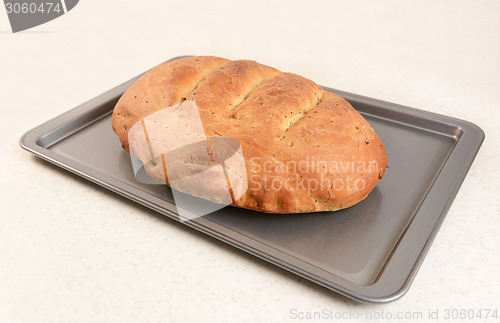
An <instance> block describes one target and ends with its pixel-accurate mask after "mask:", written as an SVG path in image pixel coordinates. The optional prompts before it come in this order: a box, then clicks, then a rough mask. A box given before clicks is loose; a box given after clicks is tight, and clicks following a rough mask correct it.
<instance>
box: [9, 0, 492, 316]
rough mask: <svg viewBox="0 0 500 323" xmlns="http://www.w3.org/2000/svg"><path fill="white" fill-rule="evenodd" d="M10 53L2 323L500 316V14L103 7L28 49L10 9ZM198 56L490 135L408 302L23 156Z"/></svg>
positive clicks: (57, 27) (457, 6) (391, 4)
mask: <svg viewBox="0 0 500 323" xmlns="http://www.w3.org/2000/svg"><path fill="white" fill-rule="evenodd" d="M0 52H1V54H0V80H1V86H0V109H1V112H2V114H1V115H2V120H3V125H2V127H0V133H1V138H3V140H2V141H1V144H0V149H1V150H0V153H1V156H2V158H1V161H0V165H1V169H2V172H3V173H2V175H1V176H2V181H1V186H0V196H1V203H2V212H1V214H0V321H1V322H25V321H36V322H58V321H72V322H77V321H99V322H113V321H115V322H118V321H119V322H129V321H142V322H146V321H168V322H188V321H201V320H207V321H228V322H235V321H242V322H257V321H265V322H267V321H269V322H276V321H280V322H284V321H311V320H305V319H304V320H301V319H299V318H296V319H294V317H295V314H297V315H299V312H300V313H301V314H300V315H307V312H315V311H323V310H326V311H330V310H332V311H335V312H338V313H342V314H343V315H344V317H345V316H346V315H347V314H349V315H351V316H350V318H348V319H346V320H345V321H354V322H363V321H374V320H369V319H367V316H368V315H372V316H374V317H381V316H382V315H384V314H385V315H387V313H391V315H393V317H396V315H409V316H412V315H418V313H422V315H423V318H424V319H425V318H428V316H429V311H432V312H433V313H435V311H438V315H439V316H438V317H439V320H441V321H442V320H444V319H445V315H446V312H447V311H448V310H454V309H455V310H461V309H465V310H469V309H471V310H474V311H476V312H477V311H478V310H479V309H483V312H482V314H483V320H477V321H486V320H484V315H485V314H486V310H484V309H496V310H497V311H498V315H499V316H500V303H499V301H498V300H499V299H500V270H499V268H500V266H499V258H500V253H499V247H500V244H499V242H500V238H499V236H500V217H499V215H500V199H499V195H500V175H499V174H500V172H499V170H498V167H499V165H500V149H499V148H500V147H499V144H498V137H499V136H500V131H499V124H500V118H499V109H500V2H498V1H437V2H431V1H428V2H424V1H414V2H412V4H409V2H404V3H403V2H401V1H371V2H368V1H354V2H353V1H323V2H320V1H305V2H304V1H300V2H299V1H297V2H296V3H293V2H276V1H270V0H268V1H247V2H245V3H236V2H235V1H225V2H220V1H206V2H203V1H188V2H183V1H178V2H175V3H170V1H160V0H157V1H113V2H112V1H97V0H86V1H80V3H79V4H78V5H77V6H76V7H75V8H74V9H73V10H72V11H70V12H69V13H68V14H66V15H64V16H62V17H60V18H58V19H56V20H53V21H51V22H49V23H46V24H44V25H41V26H38V27H35V28H33V29H30V30H28V31H25V32H21V33H17V34H12V33H11V32H10V26H9V23H8V20H7V15H6V14H5V11H4V9H3V7H1V8H0ZM186 54H196V55H206V54H211V55H217V56H222V57H226V58H232V59H237V58H247V59H254V60H257V61H259V62H261V63H264V64H267V65H271V66H274V67H277V68H279V69H280V70H283V71H290V72H295V73H297V74H301V75H303V76H305V77H308V78H310V79H312V80H314V81H316V82H317V83H318V84H322V85H326V86H330V87H333V88H336V89H341V90H344V91H348V92H353V93H358V94H361V95H365V96H369V97H374V98H377V99H381V100H385V101H389V102H395V103H399V104H403V105H408V106H412V107H416V108H420V109H424V110H428V111H433V112H436V113H440V114H444V115H449V116H453V117H456V118H460V119H465V120H467V121H470V122H473V123H475V124H477V125H478V126H480V127H481V128H482V129H483V130H484V132H485V133H486V140H485V142H484V143H483V146H482V148H481V150H480V151H479V154H478V156H477V158H476V160H475V162H474V164H473V165H472V168H471V170H470V172H469V174H468V176H467V178H466V180H465V181H464V183H463V186H462V188H461V189H460V191H459V193H458V195H457V197H456V200H455V202H454V203H453V205H452V207H451V209H450V211H449V213H448V216H447V218H446V220H445V222H444V224H443V225H442V227H441V230H440V232H439V234H438V235H437V238H436V240H435V241H434V244H433V246H432V248H431V249H430V251H429V253H428V255H427V257H426V259H425V261H424V263H423V265H422V267H421V268H420V270H419V272H418V275H417V277H416V279H415V281H414V282H413V285H412V286H411V288H410V290H409V292H408V293H407V294H406V295H405V296H404V297H403V298H401V299H400V300H398V301H396V302H393V303H388V304H383V305H366V304H359V303H356V302H354V301H351V300H349V299H347V298H344V297H342V296H338V295H336V294H335V293H333V292H330V291H328V290H326V289H324V288H321V287H318V286H316V285H315V284H313V283H311V282H308V281H306V280H304V279H301V278H298V277H296V276H295V275H293V274H290V273H288V272H285V271H284V270H281V269H278V268H276V267H274V266H273V265H270V264H267V263H265V262H264V261H261V260H259V259H256V258H255V257H253V256H250V255H247V254H245V253H243V252H241V251H239V250H236V249H235V248H232V247H229V246H226V245H225V244H224V243H221V242H218V241H216V240H215V239H212V238H209V237H207V236H205V235H204V234H201V233H198V232H196V231H194V230H191V229H189V228H187V227H185V226H184V225H182V224H180V223H177V222H175V221H173V220H170V219H167V218H164V217H163V216H160V215H157V214H156V213H155V212H153V211H150V210H148V209H146V208H144V207H141V206H138V205H136V204H134V203H132V202H129V201H127V200H126V199H124V198H121V197H119V196H117V195H115V194H113V193H111V192H108V191H106V190H105V189H101V188H99V187H98V186H96V185H94V184H91V183H88V182H87V181H85V180H83V179H80V178H78V177H76V176H74V175H71V174H69V173H67V172H65V171H63V170H60V169H59V168H57V167H54V166H52V165H50V164H48V163H46V162H43V161H41V160H38V159H37V158H35V157H33V156H31V155H30V154H29V153H28V152H26V151H23V150H22V149H21V148H20V147H19V145H18V140H19V138H20V137H21V135H22V134H23V133H24V132H26V131H27V130H29V129H31V128H33V127H35V126H37V125H38V124H40V123H42V122H44V121H46V120H48V119H50V118H52V117H55V116H57V115H59V114H61V113H63V112H65V111H67V110H68V109H70V108H72V107H74V106H76V105H78V104H80V103H82V102H84V101H86V100H88V99H91V98H93V97H95V96H97V95H99V94H101V93H102V92H104V91H106V90H108V89H110V88H112V87H114V86H116V85H118V84H120V83H122V82H123V81H125V80H128V79H130V78H131V77H133V76H136V75H137V74H139V73H141V72H143V71H145V70H146V69H148V68H150V67H152V66H154V65H157V64H159V63H160V62H162V61H164V60H166V59H169V58H172V57H174V56H178V55H186ZM363 313H364V314H363ZM398 313H399V314H398ZM414 313H417V314H414ZM356 315H358V318H356ZM432 315H433V316H434V315H436V314H432ZM490 315H491V314H490ZM386 317H387V316H386ZM499 320H500V318H499ZM326 321H328V320H326ZM337 321H338V320H337ZM375 321H376V320H375ZM399 321H411V320H404V319H402V320H399ZM421 321H423V320H421ZM448 321H460V320H448Z"/></svg>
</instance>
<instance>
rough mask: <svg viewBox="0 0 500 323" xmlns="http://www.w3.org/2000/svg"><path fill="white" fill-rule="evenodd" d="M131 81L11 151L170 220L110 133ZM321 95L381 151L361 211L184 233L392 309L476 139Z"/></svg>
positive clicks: (362, 101)
mask: <svg viewBox="0 0 500 323" xmlns="http://www.w3.org/2000/svg"><path fill="white" fill-rule="evenodd" d="M177 58H178V57H177ZM177 58H174V59H177ZM138 77H139V76H138ZM138 77H136V78H134V79H131V80H130V81H128V82H125V83H123V84H121V85H119V86H118V87H116V88H114V89H112V90H110V91H108V92H106V93H104V94H102V95H100V96H98V97H96V98H94V99H92V100H90V101H88V102H86V103H84V104H82V105H80V106H78V107H76V108H74V109H72V110H70V111H68V112H66V113H64V114H62V115H60V116H58V117H56V118H54V119H52V120H50V121H48V122H46V123H44V124H42V125H40V126H38V127H36V128H34V129H33V130H31V131H29V132H27V133H26V134H25V135H24V136H23V137H22V138H21V141H20V144H21V146H22V147H23V148H24V149H26V150H28V151H30V152H32V153H34V154H35V155H36V156H38V157H41V158H43V159H45V160H47V161H49V162H51V163H53V164H55V165H58V166H60V167H62V168H64V169H66V170H68V171H70V172H73V173H75V174H77V175H80V176H82V177H84V178H86V179H88V180H90V181H92V182H94V183H97V184H99V185H101V186H103V187H105V188H108V189H110V190H111V191H114V192H116V193H118V194H120V195H123V196H125V197H127V198H129V199H131V200H133V201H135V202H137V203H140V204H142V205H145V206H147V207H149V208H151V209H153V210H155V211H157V212H159V213H161V214H164V215H166V216H168V217H169V218H172V219H174V220H179V216H178V214H177V209H176V206H175V205H174V200H173V196H172V192H171V190H170V189H169V188H168V187H166V186H164V185H150V184H144V183H140V182H138V181H137V180H136V178H135V177H134V173H133V170H132V165H131V159H130V157H129V155H128V154H127V153H126V152H125V151H124V150H123V149H122V148H121V146H120V143H119V141H118V138H117V137H116V135H115V134H114V132H113V131H112V129H111V112H112V110H113V107H114V105H115V103H116V102H117V100H118V99H119V98H120V96H121V95H122V94H123V92H124V91H125V90H126V89H127V88H128V87H129V86H130V85H131V84H132V83H134V82H135V81H136V80H137V78H138ZM325 89H326V90H328V91H332V92H334V93H337V94H339V95H341V96H342V97H344V98H345V99H347V100H348V101H349V102H350V103H351V104H352V105H353V107H354V108H355V109H357V110H358V111H359V112H360V113H361V114H362V115H363V116H364V117H365V118H366V119H367V120H368V122H369V123H370V124H371V125H372V126H373V128H374V129H375V131H376V132H377V134H378V135H379V136H380V138H381V139H382V141H383V143H384V145H385V147H386V149H387V153H388V156H389V169H388V170H387V171H386V174H385V176H384V178H383V179H382V180H381V181H380V182H379V183H378V185H377V186H376V188H375V189H374V190H373V191H372V192H371V194H370V195H369V196H368V197H367V198H366V199H365V200H364V201H362V202H360V203H359V204H357V205H355V206H353V207H350V208H348V209H345V210H342V211H337V212H323V213H312V214H288V215H279V214H262V213H259V212H255V211H251V210H245V209H240V208H235V207H231V206H228V207H225V208H223V209H220V210H218V211H215V212H213V213H211V214H208V215H206V216H203V217H198V218H195V219H193V220H191V221H186V222H183V223H184V224H186V225H188V226H190V227H192V228H195V229H197V230H199V231H202V232H204V233H206V234H208V235H210V236H212V237H215V238H217V239H220V240H222V241H224V242H226V243H228V244H230V245H232V246H235V247H237V248H239V249H241V250H244V251H246V252H248V253H250V254H253V255H255V256H257V257H260V258H262V259H265V260H266V261H268V262H270V263H273V264H275V265H277V266H279V267H282V268H285V269H286V270H289V271H291V272H293V273H295V274H297V275H299V276H301V277H304V278H306V279H309V280H311V281H313V282H315V283H317V284H319V285H321V286H324V287H326V288H328V289H330V290H333V291H335V292H338V293H340V294H343V295H345V296H347V297H350V298H352V299H355V300H357V301H361V302H374V303H382V302H388V301H393V300H396V299H398V298H399V297H401V296H402V295H404V294H405V292H406V291H407V290H408V288H409V286H410V284H411V282H412V281H413V279H414V277H415V275H416V273H417V271H418V268H419V267H420V265H421V263H422V261H423V260H424V257H425V255H426V253H427V251H428V250H429V248H430V246H431V244H432V241H433V239H434V237H435V236H436V234H437V232H438V230H439V227H440V225H441V223H442V222H443V220H444V218H445V216H446V213H447V211H448V209H449V208H450V205H451V203H452V201H453V199H454V198H455V196H456V194H457V192H458V189H459V188H460V185H461V183H462V182H463V180H464V178H465V176H466V174H467V171H468V170H469V168H470V166H471V164H472V161H473V160H474V157H475V156H476V154H477V152H478V150H479V147H480V146H481V143H482V141H483V139H484V133H483V131H482V130H481V129H480V128H479V127H477V126H476V125H474V124H471V123H469V122H466V121H463V120H458V119H455V118H451V117H447V116H442V115H438V114H434V113H430V112H426V111H422V110H417V109H413V108H409V107H405V106H401V105H397V104H392V103H388V102H383V101H379V100H375V99H371V98H367V97H363V96H359V95H356V94H351V93H346V92H342V91H338V90H334V89H329V88H325Z"/></svg>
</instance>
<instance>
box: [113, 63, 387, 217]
mask: <svg viewBox="0 0 500 323" xmlns="http://www.w3.org/2000/svg"><path fill="white" fill-rule="evenodd" d="M190 100H194V101H193V102H196V105H197V108H198V111H199V114H200V118H201V121H202V122H203V127H204V131H205V134H206V136H208V137H209V138H210V137H220V136H223V137H230V138H235V139H237V140H238V141H239V143H240V144H241V148H242V150H243V153H244V155H245V164H246V172H247V178H248V189H247V190H246V193H245V194H243V196H242V197H241V198H239V199H237V200H236V201H235V202H234V203H233V205H235V206H238V207H243V208H249V209H254V210H258V211H261V212H269V213H297V212H315V211H334V210H339V209H343V208H346V207H349V206H351V205H354V204H356V203H358V202H359V201H361V200H363V199H364V198H365V197H366V196H367V195H368V194H369V193H370V192H371V190H372V189H373V188H374V187H375V185H376V184H377V182H378V181H379V180H380V179H381V178H382V176H383V174H384V172H385V169H386V167H387V154H386V151H385V148H384V146H383V144H382V142H381V140H380V139H379V137H378V136H377V134H376V133H375V131H374V130H373V129H372V127H371V126H370V125H369V124H368V122H367V121H366V120H365V119H364V118H363V117H362V116H361V115H360V114H359V113H358V112H357V111H356V110H354V109H353V108H352V106H351V105H350V104H349V103H348V102H347V101H346V100H344V99H343V98H341V97H339V96H337V95H335V94H333V93H330V92H327V91H324V90H323V89H322V88H321V87H319V86H318V85H316V84H315V83H314V82H312V81H310V80H308V79H306V78H303V77H301V76H298V75H295V74H291V73H282V72H280V71H278V70H276V69H274V68H271V67H268V66H265V65H262V64H258V63H256V62H254V61H244V60H240V61H230V60H226V59H222V58H217V57H189V58H183V59H179V60H176V61H172V62H167V63H165V64H162V65H160V66H158V67H156V68H154V69H153V70H151V71H149V72H148V73H146V74H145V75H144V76H142V77H141V78H140V79H139V80H138V81H137V82H136V83H134V84H133V85H132V86H131V87H130V88H129V89H128V90H127V91H126V92H125V93H124V95H123V96H122V97H121V98H120V100H119V102H118V103H117V105H116V107H115V109H114V112H113V118H112V126H113V130H114V131H115V132H116V133H117V135H118V137H119V139H120V141H121V143H122V146H123V147H124V148H125V149H126V150H127V151H129V141H128V140H129V139H128V138H129V130H130V129H131V128H132V127H133V126H134V125H135V124H137V123H138V122H140V121H141V120H143V118H144V117H146V116H148V115H151V114H152V113H154V112H156V111H159V110H161V109H163V108H166V107H169V106H172V105H175V104H178V103H181V102H185V101H186V102H188V101H190ZM134 151H135V150H134ZM163 164H164V162H163ZM161 165H162V164H161V162H160V159H157V160H156V162H149V163H147V165H145V166H146V167H145V168H146V170H147V171H148V173H149V174H150V175H151V176H152V177H153V178H155V179H157V180H159V181H162V182H166V183H167V184H168V178H167V176H165V172H164V171H163V169H162V167H161ZM219 189H227V187H223V188H219Z"/></svg>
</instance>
